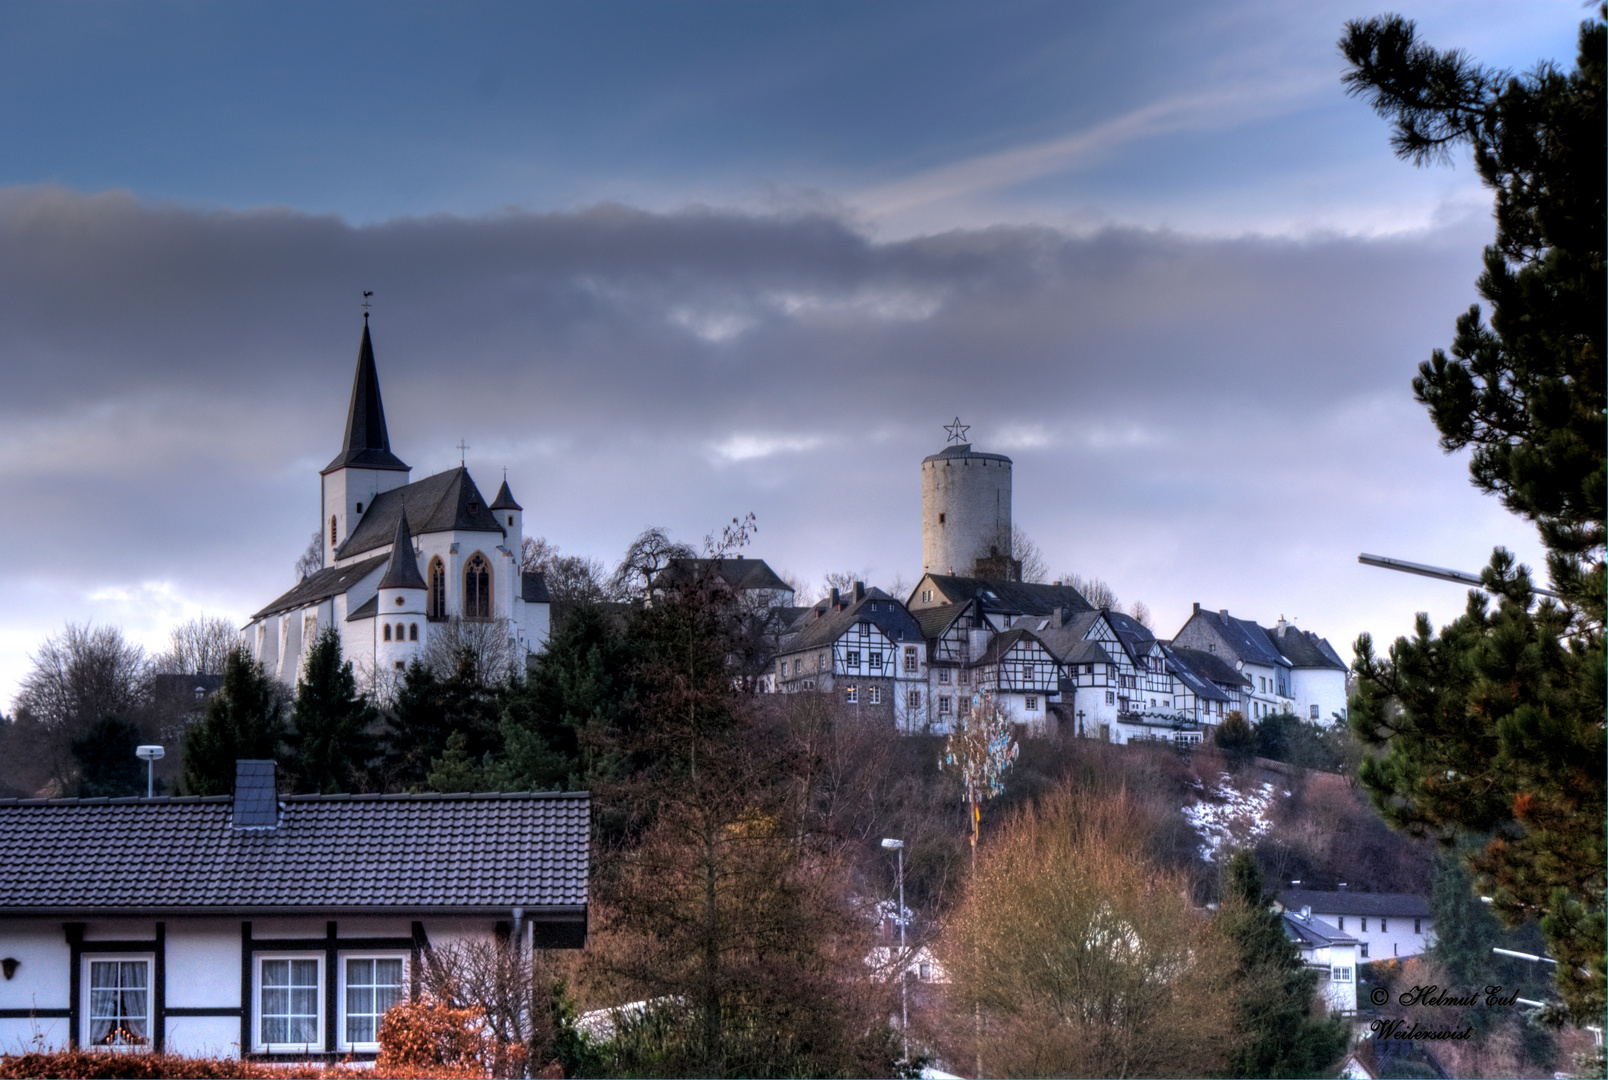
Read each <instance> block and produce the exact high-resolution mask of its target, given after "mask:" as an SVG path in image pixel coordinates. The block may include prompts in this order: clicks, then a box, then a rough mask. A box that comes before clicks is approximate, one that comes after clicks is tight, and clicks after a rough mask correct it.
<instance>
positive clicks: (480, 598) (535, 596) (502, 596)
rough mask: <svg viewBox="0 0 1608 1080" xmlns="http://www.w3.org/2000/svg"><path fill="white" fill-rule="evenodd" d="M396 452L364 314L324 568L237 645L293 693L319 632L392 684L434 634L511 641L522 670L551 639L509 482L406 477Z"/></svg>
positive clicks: (364, 671) (362, 668) (327, 498)
mask: <svg viewBox="0 0 1608 1080" xmlns="http://www.w3.org/2000/svg"><path fill="white" fill-rule="evenodd" d="M411 472H412V470H411V469H410V468H409V467H408V466H407V465H405V464H403V462H402V460H401V459H400V458H398V457H397V456H396V455H395V454H393V453H392V452H391V439H390V435H389V433H388V432H387V431H386V427H385V408H384V406H383V404H382V403H381V401H380V379H379V372H378V369H377V368H376V367H375V364H374V345H373V342H372V340H371V339H370V337H369V327H368V316H367V314H366V313H365V315H364V317H363V341H362V345H361V346H360V347H359V349H358V355H357V374H356V375H355V376H354V377H353V379H352V403H351V409H350V411H349V412H348V414H347V418H346V435H345V437H344V438H343V439H342V440H341V449H340V452H339V453H338V454H336V455H335V459H334V460H333V461H331V462H330V463H329V464H328V465H327V466H325V468H324V469H323V470H322V471H321V472H320V473H319V481H320V502H319V505H320V510H319V530H320V535H321V536H322V542H323V546H324V568H323V569H321V570H319V571H317V572H316V573H313V574H309V575H308V576H307V577H305V578H303V579H302V581H301V583H300V584H298V585H297V586H296V587H295V588H293V589H291V590H290V591H289V592H287V593H285V594H284V595H283V596H281V597H279V598H278V599H277V600H274V601H273V602H272V603H270V604H268V605H267V606H266V607H264V608H263V609H262V610H261V611H259V612H257V613H256V614H255V615H253V616H252V617H251V622H250V623H248V624H247V625H246V627H245V628H244V630H243V631H242V632H241V633H242V639H243V640H242V643H243V644H244V646H245V648H246V649H247V651H248V652H250V653H251V655H252V656H254V657H255V658H256V659H257V661H258V663H260V664H262V666H263V669H264V670H265V671H267V672H269V673H270V674H272V675H273V676H275V677H276V678H278V679H279V680H280V681H281V682H283V683H285V684H287V685H292V686H293V685H295V683H296V681H297V679H298V678H300V676H301V670H302V662H303V659H304V658H305V656H306V655H307V652H308V650H309V649H310V648H311V647H312V644H313V642H314V641H315V640H316V639H317V637H318V635H319V634H320V633H322V632H323V631H324V630H325V629H326V628H329V627H333V628H334V629H335V630H336V632H337V633H339V634H340V639H341V649H342V653H343V655H344V656H345V657H346V659H347V660H350V661H351V662H352V665H353V667H354V668H355V669H356V670H357V672H358V674H359V678H360V680H362V679H363V677H364V676H365V675H366V676H371V677H372V679H373V685H379V684H380V683H381V681H382V680H388V679H389V678H394V677H396V673H400V672H401V671H402V670H404V669H405V668H406V667H407V665H408V662H409V661H410V660H412V659H413V658H414V657H416V656H420V655H422V654H423V653H424V652H425V650H426V649H427V648H428V647H429V644H430V641H431V638H432V635H436V634H441V633H445V632H451V631H461V630H462V629H463V628H462V627H461V625H459V624H458V621H459V620H462V621H465V622H472V623H475V624H478V625H477V626H475V627H474V629H476V630H479V631H484V630H489V631H491V632H493V633H498V634H502V633H506V634H507V635H508V645H509V646H510V649H511V652H512V655H513V656H514V657H515V659H516V662H517V661H518V660H519V659H522V658H524V657H528V656H530V655H531V654H532V653H537V652H540V651H541V650H542V648H543V646H544V645H545V643H546V641H547V633H548V626H549V603H548V595H547V589H546V587H545V585H544V583H543V581H542V578H541V575H539V574H532V573H521V571H520V547H521V544H522V543H523V540H524V532H523V527H524V526H523V513H524V511H523V509H522V508H521V507H520V505H519V503H518V502H517V501H515V499H514V496H513V492H512V491H510V490H509V488H508V480H507V478H506V477H505V478H504V479H503V482H502V486H501V487H500V488H498V489H497V495H496V497H495V498H494V499H492V500H491V501H490V502H487V501H486V499H485V497H484V496H483V495H481V493H480V489H479V488H478V487H477V486H476V485H475V482H474V479H473V478H472V477H471V476H470V475H469V470H468V469H467V468H465V467H463V466H462V465H461V464H460V465H459V466H458V467H457V468H454V469H448V470H447V471H445V472H440V473H436V474H435V475H434V476H427V477H425V478H423V479H422V480H410V479H409V475H410V473H411Z"/></svg>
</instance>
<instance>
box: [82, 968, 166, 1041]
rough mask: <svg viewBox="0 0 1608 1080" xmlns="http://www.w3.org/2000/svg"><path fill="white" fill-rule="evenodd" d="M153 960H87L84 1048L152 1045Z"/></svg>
mask: <svg viewBox="0 0 1608 1080" xmlns="http://www.w3.org/2000/svg"><path fill="white" fill-rule="evenodd" d="M153 959H154V957H150V956H129V955H127V954H126V953H125V954H118V955H115V956H91V955H86V956H85V957H84V975H85V978H84V996H85V1000H84V1003H83V1006H82V1008H83V1010H84V1012H83V1015H84V1016H85V1017H86V1018H87V1025H86V1027H85V1029H84V1045H85V1046H89V1047H97V1048H98V1047H107V1048H125V1047H138V1046H149V1045H150V1044H151V963H152V960H153Z"/></svg>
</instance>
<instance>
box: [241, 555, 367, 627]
mask: <svg viewBox="0 0 1608 1080" xmlns="http://www.w3.org/2000/svg"><path fill="white" fill-rule="evenodd" d="M389 559H390V556H389V555H376V556H374V557H373V558H372V559H364V560H363V561H362V562H356V563H352V564H351V565H349V566H327V567H325V568H324V569H322V570H320V571H318V572H317V573H316V574H308V575H307V577H306V578H305V579H303V581H302V582H301V584H299V585H297V586H296V587H295V588H294V589H291V590H290V591H289V592H287V593H285V594H284V595H283V596H281V597H280V598H279V599H277V600H275V601H273V602H272V603H271V604H269V605H268V606H267V607H265V608H263V609H262V610H261V611H259V612H257V614H255V615H253V616H252V617H251V618H252V621H253V622H255V621H256V620H258V619H261V618H266V617H267V616H269V615H278V614H279V613H280V612H283V611H294V610H295V609H296V608H300V607H306V606H307V605H309V604H316V603H319V602H320V601H323V600H328V599H329V598H330V597H332V596H339V595H340V594H341V593H343V592H346V591H347V590H348V589H350V588H352V586H354V585H356V584H357V583H358V582H359V581H362V580H363V579H364V578H366V577H368V576H369V575H370V574H372V573H373V572H374V571H375V570H378V569H379V568H380V567H381V566H383V565H385V563H386V562H387V561H388V560H389Z"/></svg>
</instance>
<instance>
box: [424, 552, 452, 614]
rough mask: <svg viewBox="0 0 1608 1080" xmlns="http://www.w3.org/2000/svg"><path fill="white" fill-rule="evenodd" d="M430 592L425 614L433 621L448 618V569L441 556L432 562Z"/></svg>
mask: <svg viewBox="0 0 1608 1080" xmlns="http://www.w3.org/2000/svg"><path fill="white" fill-rule="evenodd" d="M429 581H430V592H429V596H428V597H427V599H426V603H425V608H424V613H425V615H426V617H428V618H431V619H445V618H446V617H447V568H446V567H445V566H442V565H441V556H439V555H437V556H436V557H435V558H433V559H431V560H430V578H429Z"/></svg>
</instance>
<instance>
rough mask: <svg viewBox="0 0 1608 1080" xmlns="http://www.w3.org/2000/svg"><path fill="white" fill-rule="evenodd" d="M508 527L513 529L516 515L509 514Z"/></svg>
mask: <svg viewBox="0 0 1608 1080" xmlns="http://www.w3.org/2000/svg"><path fill="white" fill-rule="evenodd" d="M508 527H509V528H510V529H512V528H513V527H514V515H512V514H509V515H508Z"/></svg>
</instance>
